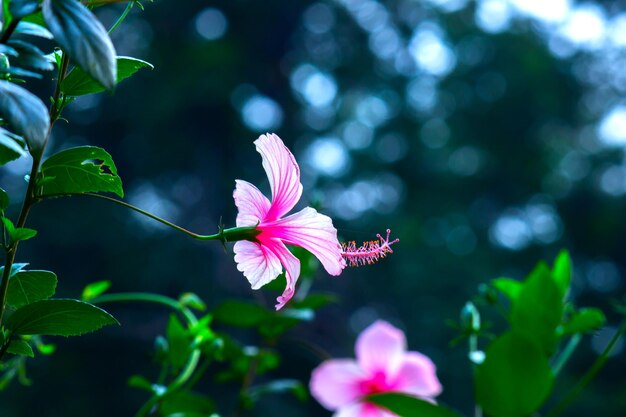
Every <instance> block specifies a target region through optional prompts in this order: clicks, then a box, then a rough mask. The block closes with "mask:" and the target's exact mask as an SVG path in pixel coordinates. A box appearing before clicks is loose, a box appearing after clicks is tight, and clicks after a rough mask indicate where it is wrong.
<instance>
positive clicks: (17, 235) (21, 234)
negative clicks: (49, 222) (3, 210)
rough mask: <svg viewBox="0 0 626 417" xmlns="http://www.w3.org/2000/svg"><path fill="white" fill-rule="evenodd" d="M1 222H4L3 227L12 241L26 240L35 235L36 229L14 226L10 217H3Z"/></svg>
mask: <svg viewBox="0 0 626 417" xmlns="http://www.w3.org/2000/svg"><path fill="white" fill-rule="evenodd" d="M2 223H3V224H4V227H5V229H6V231H7V233H8V234H9V237H10V238H11V240H12V241H13V242H17V241H20V240H28V239H31V238H33V237H35V236H36V235H37V231H36V230H34V229H29V228H27V227H17V228H16V227H15V225H14V224H13V222H12V221H11V219H9V218H8V217H3V218H2Z"/></svg>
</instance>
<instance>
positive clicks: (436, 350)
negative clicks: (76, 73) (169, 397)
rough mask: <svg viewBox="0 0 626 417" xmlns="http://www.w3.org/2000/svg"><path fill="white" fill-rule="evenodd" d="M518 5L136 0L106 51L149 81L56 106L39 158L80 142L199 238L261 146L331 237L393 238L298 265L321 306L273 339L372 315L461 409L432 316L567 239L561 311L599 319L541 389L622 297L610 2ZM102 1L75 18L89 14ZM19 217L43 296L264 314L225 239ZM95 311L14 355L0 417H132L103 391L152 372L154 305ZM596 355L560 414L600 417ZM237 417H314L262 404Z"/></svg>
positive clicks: (597, 342) (83, 209)
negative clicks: (135, 295) (94, 290)
mask: <svg viewBox="0 0 626 417" xmlns="http://www.w3.org/2000/svg"><path fill="white" fill-rule="evenodd" d="M539 3H540V2H534V1H526V2H521V1H514V0H481V1H478V2H474V1H466V0H449V1H446V0H428V1H426V0H422V1H416V0H388V1H375V0H342V1H331V0H328V1H324V0H322V1H318V2H313V1H304V0H302V1H278V0H267V1H263V2H260V1H259V2H254V1H239V0H230V1H226V0H223V1H193V2H180V1H171V0H170V1H166V0H161V1H156V2H155V3H153V4H150V3H146V4H145V6H146V9H145V11H144V12H140V11H139V10H138V8H135V9H134V10H133V12H132V14H131V16H130V17H129V18H128V20H127V21H126V22H125V23H124V24H123V25H122V26H121V28H120V29H119V30H118V31H117V32H115V33H114V36H113V40H114V43H115V44H116V46H117V49H118V53H119V54H120V55H131V56H135V57H138V58H141V59H145V60H147V61H149V62H151V63H153V64H154V65H155V69H154V70H153V71H144V72H142V73H139V74H137V75H136V76H135V77H134V78H132V79H130V80H128V81H126V82H125V83H123V84H121V85H120V86H119V87H118V89H117V91H116V92H115V94H114V95H112V96H109V95H106V94H101V95H97V96H90V97H85V98H81V99H79V100H78V101H77V102H76V103H73V104H72V105H70V106H69V108H68V110H67V113H66V117H67V118H68V120H69V122H70V123H69V124H65V123H63V122H60V123H58V124H57V126H56V127H55V131H54V138H53V140H52V142H51V146H50V147H49V152H53V151H57V150H60V149H63V148H66V147H69V146H75V145H82V144H93V145H97V146H102V147H104V148H106V149H107V150H108V151H109V152H110V153H111V154H112V155H113V158H114V160H115V161H116V164H117V167H118V170H119V174H120V176H121V177H122V180H123V181H124V185H125V189H126V191H127V196H126V199H127V200H128V201H130V202H131V203H133V204H136V205H138V206H140V207H142V208H145V209H147V210H149V211H153V212H155V213H156V214H159V215H162V216H163V217H165V218H168V219H171V220H173V221H175V222H176V223H177V224H180V225H182V226H184V227H187V228H189V229H191V230H194V231H196V232H198V233H213V232H214V231H215V230H216V229H217V225H218V223H219V222H220V218H221V219H222V221H223V222H224V223H225V224H226V225H227V226H232V225H234V219H235V216H236V210H235V207H234V203H233V200H232V190H233V187H234V180H235V179H236V178H240V179H245V180H248V181H250V182H253V183H255V184H258V185H259V186H260V187H261V189H262V190H265V191H267V190H268V185H267V180H266V178H265V175H264V173H263V170H262V167H261V164H260V156H259V155H258V154H257V153H256V152H255V150H254V146H253V144H252V141H253V140H254V139H256V137H257V136H258V135H259V134H260V133H263V132H266V131H272V132H276V133H278V134H279V135H280V136H281V137H282V138H283V139H284V141H285V143H286V144H287V145H288V146H289V147H290V148H291V149H292V150H293V152H294V154H295V155H296V158H297V159H298V161H299V163H300V165H301V167H302V173H303V183H304V186H305V190H304V194H303V200H302V202H301V205H302V206H304V205H305V204H308V203H311V202H313V203H315V204H320V205H321V210H322V211H323V212H325V213H327V214H329V215H331V216H332V217H333V218H334V219H335V224H336V226H337V228H338V229H339V234H340V236H341V237H342V239H348V240H357V241H362V240H369V239H372V238H374V237H375V234H376V233H378V232H380V233H382V232H384V231H385V229H387V228H390V229H391V230H392V233H393V236H394V237H399V238H400V239H401V242H400V243H399V244H398V245H397V246H395V248H397V249H396V251H395V253H394V254H393V255H392V256H390V258H389V259H386V260H384V261H383V262H381V263H379V264H376V265H374V266H371V267H366V268H359V269H354V270H346V271H345V272H344V273H343V274H342V275H341V276H340V277H329V276H327V275H326V274H325V273H323V271H320V273H319V276H318V279H317V281H316V283H315V286H314V289H313V290H314V291H329V292H333V293H337V294H339V296H340V297H341V303H340V304H338V305H332V306H329V307H327V308H325V309H323V310H322V311H321V312H320V314H319V315H318V317H317V318H316V320H315V321H314V322H311V323H308V324H306V325H303V326H301V327H300V328H299V329H297V330H295V331H294V332H293V333H292V334H291V336H293V337H295V338H300V337H301V338H305V339H307V340H311V341H313V342H315V343H316V344H318V345H320V346H321V347H323V348H324V349H325V350H327V351H329V352H331V353H332V354H333V355H335V356H337V357H347V356H352V355H353V350H352V349H353V348H352V347H353V343H354V339H355V337H356V335H357V334H358V332H359V331H360V330H362V329H363V328H364V327H365V326H367V325H369V324H370V323H371V322H372V321H374V320H375V319H377V318H383V319H385V320H388V321H390V322H392V323H394V324H395V325H397V326H399V327H401V328H402V329H403V330H405V331H406V333H407V338H408V342H409V347H410V348H411V349H413V350H419V351H421V352H423V353H425V354H427V355H429V356H430V357H431V358H432V359H433V360H434V361H435V363H436V364H437V366H438V374H439V377H440V379H441V381H442V383H443V385H444V388H445V390H444V393H443V394H442V396H441V397H440V399H441V401H442V402H445V403H447V404H450V405H452V406H454V407H456V408H458V409H459V410H461V411H462V412H464V413H466V414H469V413H470V411H471V410H472V384H471V367H470V364H469V363H468V361H467V360H466V359H465V356H466V349H465V346H464V345H459V346H456V347H450V346H449V344H450V341H451V340H452V339H454V338H455V336H456V332H455V330H454V329H453V328H452V327H450V326H449V325H447V324H446V322H447V321H448V320H450V319H453V320H455V319H456V318H457V316H458V312H459V310H460V309H461V308H462V306H463V305H464V303H465V302H466V301H467V300H468V299H471V298H472V297H474V296H475V295H477V294H478V285H479V284H480V283H484V282H487V281H488V280H489V279H491V278H495V277H499V276H510V277H515V278H522V277H523V276H524V275H525V273H526V272H528V271H529V270H530V269H531V268H532V267H533V265H534V264H535V263H536V262H537V261H538V260H540V259H547V260H549V261H550V262H551V261H552V259H553V258H554V256H555V255H556V254H557V253H558V251H559V250H560V249H561V248H567V249H569V250H570V251H571V253H572V256H573V259H574V263H575V276H574V291H573V293H572V297H573V299H574V300H575V302H576V304H577V305H579V306H599V307H601V308H603V309H605V311H606V312H607V316H608V323H607V327H606V328H605V329H603V330H601V331H600V332H599V333H598V334H597V335H596V336H594V337H587V338H585V339H584V341H583V342H582V343H581V347H580V349H579V351H578V352H577V353H576V355H575V356H574V358H573V360H572V362H571V364H570V366H568V368H567V369H566V370H565V371H564V373H563V374H562V376H561V377H560V378H559V379H558V381H557V386H556V389H555V393H556V394H557V395H559V394H561V395H562V394H563V392H565V391H566V390H567V389H568V388H569V387H571V386H572V384H573V383H574V382H575V380H576V378H577V377H579V376H580V375H582V373H583V372H584V371H585V369H586V368H587V367H588V366H589V365H590V364H591V362H592V361H593V359H594V357H595V356H596V354H597V352H598V351H600V350H601V349H602V348H603V346H604V344H605V343H606V341H607V340H608V338H610V336H611V334H612V331H613V330H614V329H615V326H616V325H617V324H618V322H619V317H618V316H617V315H616V314H614V313H612V311H611V309H610V305H609V300H610V299H618V298H620V297H622V296H623V293H624V282H623V276H624V272H625V269H624V268H625V267H626V259H625V258H624V247H625V246H626V221H625V219H626V216H625V214H626V199H625V198H624V195H625V193H626V165H625V159H624V145H626V107H624V106H625V105H624V103H625V101H624V94H625V93H626V73H625V72H624V68H626V65H625V64H626V14H625V13H624V10H625V8H624V6H625V4H626V3H625V2H623V1H610V2H586V3H584V4H581V3H579V2H574V1H572V2H568V1H565V0H563V1H557V0H554V1H547V0H546V1H544V2H541V4H539ZM121 11H122V7H121V6H119V7H117V6H114V7H108V8H103V9H101V10H99V11H98V14H99V16H100V17H101V19H102V20H103V22H105V23H106V24H111V23H112V22H113V21H114V20H115V18H116V16H117V15H118V14H119V13H121ZM44 81H46V82H33V85H35V86H36V88H39V90H38V91H39V93H40V96H41V97H46V96H48V95H49V94H50V91H49V85H50V83H49V82H47V81H49V80H44ZM27 170H28V163H27V161H26V160H22V161H18V162H14V163H11V164H10V165H8V166H7V168H6V169H4V170H3V171H2V173H1V175H2V186H3V187H4V188H5V189H7V191H9V192H10V193H13V195H16V194H15V193H21V192H23V188H24V185H25V184H24V182H23V181H22V180H21V178H22V177H23V175H24V174H25V173H27ZM14 200H17V199H16V198H14ZM14 204H15V203H14ZM18 209H19V207H17V205H13V206H11V208H10V211H11V212H13V213H14V212H16V211H17V210H18ZM31 222H32V223H31V225H32V227H34V228H36V229H38V230H39V236H38V239H36V240H33V241H29V242H27V243H25V244H24V245H23V246H20V253H19V259H17V261H18V262H31V264H32V267H33V268H36V269H49V270H53V271H55V272H56V273H57V274H58V276H59V281H60V284H59V289H58V295H60V296H68V297H76V296H78V295H79V294H80V291H81V289H82V288H83V287H84V286H85V285H86V284H87V283H89V282H92V281H97V280H103V279H108V280H111V281H112V282H113V287H112V291H153V292H157V293H163V294H169V295H172V296H177V295H178V294H180V293H182V292H185V291H193V292H195V293H197V294H199V295H200V296H201V297H202V298H204V299H205V300H206V301H207V303H208V304H209V306H215V305H217V304H218V303H219V302H220V301H222V300H224V299H227V298H237V299H246V300H249V299H253V298H257V299H259V301H260V302H262V303H265V304H266V305H272V303H273V299H274V297H275V294H274V293H272V292H267V291H264V290H261V291H260V292H254V293H253V292H252V291H251V290H250V287H249V284H248V283H247V281H246V280H245V278H244V277H243V276H242V274H241V273H239V272H238V271H237V269H236V266H235V263H234V262H233V259H232V253H231V250H230V248H228V249H227V252H226V253H225V252H224V250H223V248H222V247H221V246H220V245H219V244H217V243H211V242H208V243H199V242H195V241H192V240H191V239H189V238H187V237H185V236H183V235H181V234H177V233H175V232H173V231H171V230H169V229H166V228H163V227H161V226H159V225H158V224H156V223H154V222H152V221H149V220H145V219H142V218H139V217H137V216H135V215H134V214H132V213H130V212H127V211H125V210H124V209H122V208H120V207H117V206H113V205H109V204H108V203H106V202H103V201H97V200H89V199H86V198H79V197H75V198H72V199H65V200H55V201H50V202H46V203H44V204H41V205H39V206H37V207H35V208H34V209H33V211H32V217H31ZM481 308H482V307H481ZM110 310H111V311H112V312H113V313H114V314H115V315H116V317H118V319H119V320H120V322H121V323H122V327H120V328H108V329H105V330H103V331H100V332H98V333H96V334H93V335H88V336H85V337H81V338H74V339H67V340H66V339H60V338H59V339H54V340H53V341H54V343H56V344H57V345H58V348H59V349H58V352H57V353H56V354H55V355H54V356H53V357H51V358H47V357H42V356H41V355H39V356H38V357H37V358H35V359H34V360H32V361H29V365H28V371H29V376H30V377H31V378H32V380H33V385H32V386H31V387H29V388H24V387H21V386H19V385H17V384H15V385H13V386H12V387H11V388H9V390H7V391H5V392H2V393H0V415H2V416H3V417H5V416H7V417H18V416H19V417H31V416H42V417H57V416H58V417H74V416H94V417H101V416H102V417H104V416H126V415H132V414H133V413H134V411H136V410H137V408H138V407H139V406H140V405H141V404H142V400H144V399H145V396H144V394H143V393H142V392H140V391H137V390H135V389H133V388H129V387H127V386H126V381H127V379H128V377H129V376H131V375H133V374H143V375H154V374H155V372H156V365H155V364H154V363H152V358H151V352H152V345H153V340H154V338H155V337H156V336H157V335H159V334H161V333H162V332H163V331H164V328H165V325H166V321H167V312H164V311H162V310H160V309H158V308H148V307H145V306H141V305H137V306H134V305H133V306H114V307H111V308H110ZM496 323H499V322H497V321H496ZM242 337H243V338H244V340H245V341H246V342H248V343H254V342H255V341H254V339H252V338H248V336H247V335H245V334H244V335H242ZM50 340H51V341H52V339H50ZM280 351H281V353H282V354H283V355H284V357H283V366H281V368H279V370H278V371H277V372H275V373H273V374H272V375H271V376H274V377H288V378H299V379H302V380H305V381H306V380H308V377H309V375H310V371H311V369H312V368H313V367H315V366H316V365H317V364H318V359H317V358H316V357H314V356H312V355H311V354H310V353H309V352H307V351H303V350H302V349H300V348H298V346H297V345H295V344H289V343H285V344H284V345H282V346H281V348H280ZM616 352H617V355H616V356H614V357H613V358H612V359H611V362H610V363H609V366H607V367H606V369H605V370H603V372H602V373H601V374H600V377H599V378H598V379H597V380H596V381H595V382H594V383H593V384H592V385H591V386H590V388H589V389H588V390H587V391H586V392H585V394H584V395H583V396H582V397H581V398H580V399H579V400H578V401H577V402H576V404H575V406H574V407H572V408H571V409H570V410H568V411H567V413H566V415H567V416H571V417H583V416H585V417H587V416H590V415H594V416H622V415H624V410H625V409H626V400H625V399H624V396H623V395H622V394H623V392H624V390H625V389H626V386H625V382H624V381H625V380H624V377H623V375H624V370H625V369H626V360H625V359H624V353H623V352H622V346H621V344H620V345H619V347H618V349H617V351H616ZM199 389H200V391H203V392H205V393H208V394H214V395H215V396H216V397H217V398H220V399H223V400H224V401H223V403H220V410H219V411H220V412H221V413H223V414H222V415H224V416H228V415H229V414H230V413H231V410H232V409H233V408H234V404H235V395H234V392H235V389H236V388H235V386H214V384H212V383H211V382H210V377H209V378H207V381H206V382H203V383H201V384H200V386H199ZM250 415H255V416H270V415H271V416H292V415H294V416H295V415H298V416H327V415H330V413H329V412H326V411H324V410H323V409H322V408H321V407H320V406H318V405H317V404H316V403H315V402H314V401H313V400H311V401H309V402H307V403H300V402H299V401H298V400H296V399H293V398H291V397H289V396H287V395H285V396H274V397H268V398H266V399H265V400H263V401H262V402H261V404H259V407H258V408H257V409H256V410H254V411H253V412H251V413H250Z"/></svg>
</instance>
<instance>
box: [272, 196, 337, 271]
mask: <svg viewBox="0 0 626 417" xmlns="http://www.w3.org/2000/svg"><path fill="white" fill-rule="evenodd" d="M263 230H264V231H266V232H267V233H270V234H271V235H272V236H274V237H277V238H279V239H282V240H283V241H284V242H285V243H287V244H290V245H295V246H300V247H302V248H304V249H306V250H308V251H309V252H311V253H312V254H313V255H315V257H316V258H317V259H319V260H320V262H321V263H322V265H323V266H324V269H325V270H326V272H328V273H329V274H330V275H339V274H341V271H342V270H343V268H345V266H346V261H345V260H344V259H343V257H342V256H341V245H340V244H339V241H338V240H337V229H335V227H334V226H333V221H332V220H331V218H330V217H328V216H326V215H324V214H320V213H318V212H317V211H316V210H315V209H313V208H311V207H305V208H304V209H302V210H300V211H299V212H297V213H295V214H292V215H290V216H287V217H285V218H284V219H279V220H277V221H275V222H270V223H267V224H266V225H264V226H263Z"/></svg>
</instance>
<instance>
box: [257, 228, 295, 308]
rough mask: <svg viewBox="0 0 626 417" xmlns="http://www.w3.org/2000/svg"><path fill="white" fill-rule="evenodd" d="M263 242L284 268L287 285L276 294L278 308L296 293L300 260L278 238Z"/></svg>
mask: <svg viewBox="0 0 626 417" xmlns="http://www.w3.org/2000/svg"><path fill="white" fill-rule="evenodd" d="M263 244H264V245H265V247H266V248H268V249H269V250H270V251H271V252H272V253H274V255H275V256H276V257H277V258H278V259H279V260H280V263H281V264H282V265H283V267H284V268H285V280H286V281H287V286H286V287H285V290H284V291H283V293H282V295H280V296H278V298H277V299H276V301H277V302H278V303H277V304H276V310H280V309H281V308H283V307H284V306H285V304H287V302H288V301H289V300H291V297H293V295H294V294H295V293H296V282H297V281H298V277H299V276H300V260H299V259H298V258H296V257H295V256H294V255H293V254H292V253H291V252H289V249H287V247H286V246H285V244H284V243H282V242H281V241H280V240H279V239H269V240H264V241H263Z"/></svg>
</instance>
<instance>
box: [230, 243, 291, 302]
mask: <svg viewBox="0 0 626 417" xmlns="http://www.w3.org/2000/svg"><path fill="white" fill-rule="evenodd" d="M233 250H234V252H235V262H236V263H237V269H238V270H239V271H241V272H243V275H244V276H245V277H246V278H247V279H248V281H249V282H250V284H251V285H252V289H253V290H258V289H259V288H261V287H262V286H264V285H265V284H267V283H268V282H270V281H272V280H273V279H275V278H276V277H277V276H278V274H280V272H281V271H282V267H281V265H280V259H279V258H278V256H276V254H274V253H273V252H272V251H271V250H270V249H269V248H267V247H265V246H263V245H261V244H259V243H256V242H250V241H247V240H240V241H238V242H237V243H235V246H234V247H233Z"/></svg>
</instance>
